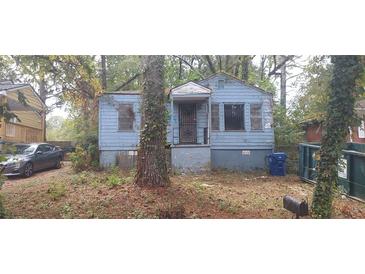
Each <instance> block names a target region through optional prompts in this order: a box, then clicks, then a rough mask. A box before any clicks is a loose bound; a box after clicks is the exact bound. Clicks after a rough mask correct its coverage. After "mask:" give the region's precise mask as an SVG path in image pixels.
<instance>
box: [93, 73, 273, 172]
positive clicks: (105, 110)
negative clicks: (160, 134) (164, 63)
mask: <svg viewBox="0 0 365 274" xmlns="http://www.w3.org/2000/svg"><path fill="white" fill-rule="evenodd" d="M218 80H224V87H223V88H221V89H218ZM199 84H200V85H203V86H206V87H208V88H210V89H211V90H212V92H211V103H212V104H218V105H219V130H213V131H211V132H210V149H211V150H212V164H213V166H214V167H219V165H221V163H223V162H225V160H224V159H225V158H226V157H229V154H230V153H233V152H234V153H235V157H236V158H237V157H238V158H239V157H241V158H242V159H244V160H245V161H251V160H250V159H249V157H246V156H242V154H241V152H242V150H258V151H257V153H255V152H254V151H252V157H253V158H254V159H257V161H259V162H257V161H255V163H256V164H255V165H257V166H258V167H261V168H262V166H263V164H262V163H263V161H264V157H263V155H264V154H265V155H266V153H268V152H269V151H271V150H272V149H273V147H274V130H273V128H272V123H273V118H272V115H273V113H272V95H271V94H268V93H266V92H263V91H261V90H260V89H258V88H255V87H252V86H248V85H245V84H244V83H243V82H241V81H239V80H235V79H233V78H230V77H228V76H226V75H224V74H220V75H216V76H214V77H211V78H208V79H205V80H202V81H200V82H199ZM120 103H131V104H133V110H134V113H135V119H134V124H133V130H132V131H128V132H126V131H119V130H118V110H117V108H118V105H119V104H120ZM180 103H183V102H180ZM257 103H258V104H261V105H262V119H263V120H262V130H251V117H250V105H251V104H257ZM196 104H197V142H198V144H203V143H204V128H207V127H208V112H207V109H208V107H207V104H208V100H205V101H196ZM224 104H244V127H245V129H244V130H243V131H225V127H224ZM140 105H141V96H140V95H139V94H128V95H127V94H116V93H113V94H110V95H103V96H102V97H100V101H99V149H100V151H101V152H104V154H103V155H102V156H103V157H104V158H105V162H108V163H109V162H113V161H112V160H113V159H114V158H115V153H116V152H117V151H128V150H136V149H137V147H138V144H139V134H140V130H141V112H140ZM166 108H167V110H168V112H170V111H171V102H169V103H167V105H166ZM171 118H172V119H171ZM171 123H172V124H171ZM167 135H168V136H167V141H168V142H169V143H170V142H171V140H172V139H173V144H179V101H174V104H173V116H172V117H170V118H169V119H168V129H167ZM172 137H173V138H172ZM189 149H195V148H193V147H192V148H189ZM105 151H109V152H110V153H105ZM219 151H221V152H222V153H220V152H219ZM101 154H102V153H101ZM209 155H210V154H209ZM240 155H241V156H240ZM104 158H103V159H104ZM220 158H222V159H221V160H220ZM253 158H252V159H253ZM242 159H241V160H242ZM239 165H240V166H242V163H240V164H239ZM249 167H250V168H251V166H250V165H247V164H245V168H249ZM235 168H236V167H235Z"/></svg>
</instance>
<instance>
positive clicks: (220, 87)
mask: <svg viewBox="0 0 365 274" xmlns="http://www.w3.org/2000/svg"><path fill="white" fill-rule="evenodd" d="M218 89H224V80H218Z"/></svg>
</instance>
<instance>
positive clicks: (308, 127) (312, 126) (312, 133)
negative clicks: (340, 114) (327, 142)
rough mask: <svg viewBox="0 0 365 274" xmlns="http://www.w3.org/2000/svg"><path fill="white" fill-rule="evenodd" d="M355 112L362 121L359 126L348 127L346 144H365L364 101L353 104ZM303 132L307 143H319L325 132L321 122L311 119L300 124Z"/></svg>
mask: <svg viewBox="0 0 365 274" xmlns="http://www.w3.org/2000/svg"><path fill="white" fill-rule="evenodd" d="M355 112H356V114H357V116H358V117H359V118H360V119H362V120H361V124H360V125H359V126H352V127H349V134H348V136H347V142H350V143H362V144H365V123H364V121H365V100H358V101H357V102H356V104H355ZM301 125H302V128H303V130H304V131H305V141H306V142H308V143H320V142H321V139H322V136H323V134H324V132H325V129H324V126H323V120H321V119H311V120H307V121H304V122H302V123H301Z"/></svg>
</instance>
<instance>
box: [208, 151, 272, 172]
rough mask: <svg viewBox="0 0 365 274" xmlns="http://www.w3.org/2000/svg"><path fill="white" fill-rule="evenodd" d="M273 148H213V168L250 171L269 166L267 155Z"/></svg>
mask: <svg viewBox="0 0 365 274" xmlns="http://www.w3.org/2000/svg"><path fill="white" fill-rule="evenodd" d="M271 152H272V150H271V149H252V150H250V149H246V150H239V149H212V150H211V155H212V156H211V158H212V168H214V169H221V168H225V169H232V170H239V171H250V170H256V169H265V168H267V155H268V154H270V153H271Z"/></svg>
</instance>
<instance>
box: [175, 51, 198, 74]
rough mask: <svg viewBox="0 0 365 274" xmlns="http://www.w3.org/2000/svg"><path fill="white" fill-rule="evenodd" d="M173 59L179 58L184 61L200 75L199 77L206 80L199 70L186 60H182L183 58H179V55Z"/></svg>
mask: <svg viewBox="0 0 365 274" xmlns="http://www.w3.org/2000/svg"><path fill="white" fill-rule="evenodd" d="M173 57H175V58H178V59H179V60H180V61H182V62H183V63H184V64H186V65H188V66H189V67H190V68H191V69H192V70H193V71H194V72H196V73H197V74H198V75H199V77H200V78H201V79H204V76H203V75H202V74H201V73H200V72H199V71H198V70H196V69H195V68H194V67H193V65H192V64H190V63H189V62H188V61H186V60H185V59H184V58H182V57H181V56H178V55H173Z"/></svg>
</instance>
